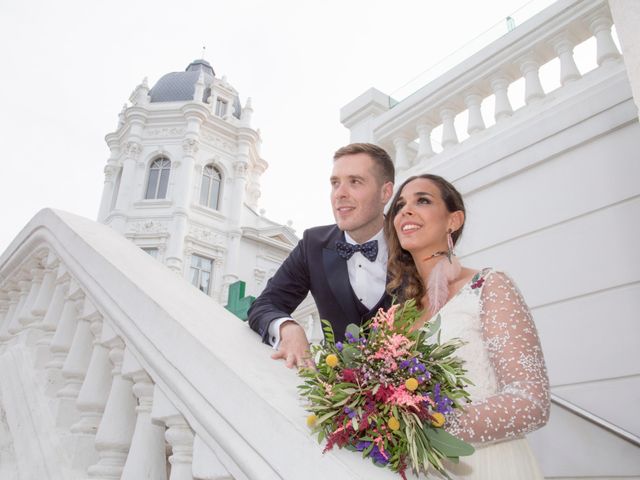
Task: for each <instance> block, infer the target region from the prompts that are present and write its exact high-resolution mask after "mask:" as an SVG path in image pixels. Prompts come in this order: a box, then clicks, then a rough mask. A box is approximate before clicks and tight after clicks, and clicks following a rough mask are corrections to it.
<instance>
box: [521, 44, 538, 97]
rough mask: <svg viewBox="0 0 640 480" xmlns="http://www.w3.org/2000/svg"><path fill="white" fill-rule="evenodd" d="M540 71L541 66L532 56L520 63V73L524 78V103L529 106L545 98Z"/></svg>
mask: <svg viewBox="0 0 640 480" xmlns="http://www.w3.org/2000/svg"><path fill="white" fill-rule="evenodd" d="M539 69H540V65H538V62H537V61H536V59H535V57H534V56H532V55H530V56H527V57H525V58H523V59H522V61H521V62H520V72H521V73H522V75H523V76H524V101H525V103H526V104H527V105H530V104H531V103H532V102H535V101H536V100H540V99H542V98H544V90H543V89H542V84H541V83H540V74H539Z"/></svg>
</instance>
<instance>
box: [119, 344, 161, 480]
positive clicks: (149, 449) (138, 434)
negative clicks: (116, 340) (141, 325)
mask: <svg viewBox="0 0 640 480" xmlns="http://www.w3.org/2000/svg"><path fill="white" fill-rule="evenodd" d="M122 373H123V375H126V376H128V377H130V378H132V379H133V382H134V385H133V393H134V395H135V396H136V397H137V398H138V407H137V408H136V412H137V413H138V416H137V418H136V427H135V430H134V432H133V438H132V439H131V448H130V449H129V455H127V461H126V462H125V465H124V470H123V471H122V480H139V479H141V478H153V479H165V478H167V460H166V447H165V439H164V433H165V428H164V425H156V424H155V423H153V422H152V421H151V405H152V403H153V382H152V380H151V378H150V377H149V375H148V374H147V372H146V371H145V370H144V369H143V368H142V367H141V366H140V364H139V363H138V361H137V360H136V359H135V358H134V357H133V355H132V354H131V353H130V352H129V351H128V350H127V351H125V358H124V360H123V365H122Z"/></svg>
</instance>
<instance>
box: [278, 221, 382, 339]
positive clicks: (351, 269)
mask: <svg viewBox="0 0 640 480" xmlns="http://www.w3.org/2000/svg"><path fill="white" fill-rule="evenodd" d="M344 239H345V241H346V242H347V243H350V244H352V245H356V244H357V243H358V242H356V241H355V240H354V239H353V238H351V237H350V236H349V234H348V233H347V232H345V233H344ZM371 240H377V241H378V256H377V257H376V259H375V260H374V261H373V262H372V261H370V260H368V259H367V258H366V257H365V256H364V255H362V252H355V253H354V254H353V255H352V256H351V258H350V259H349V260H347V261H346V262H347V272H348V273H349V283H350V284H351V288H352V289H353V293H355V295H356V297H357V298H358V300H360V302H361V303H362V304H363V305H364V306H365V307H367V308H368V309H371V308H373V307H375V306H376V304H377V303H378V300H380V298H381V297H382V295H383V294H384V290H385V287H386V285H387V260H388V258H389V250H388V249H387V242H386V241H385V239H384V232H383V230H380V231H379V232H378V233H377V234H375V235H374V236H373V237H371V238H370V239H369V240H367V242H368V241H371ZM362 243H365V242H362ZM289 320H293V321H294V322H295V320H294V319H293V318H290V317H283V318H278V319H277V320H274V321H273V322H271V324H270V325H269V341H270V343H271V345H272V346H273V348H274V349H277V348H278V345H279V344H280V326H281V325H282V324H283V323H284V322H286V321H289Z"/></svg>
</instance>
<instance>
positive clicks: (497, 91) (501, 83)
mask: <svg viewBox="0 0 640 480" xmlns="http://www.w3.org/2000/svg"><path fill="white" fill-rule="evenodd" d="M508 88H509V80H508V79H507V77H506V76H504V75H501V74H498V75H496V76H495V77H493V79H492V80H491V89H492V90H493V94H494V95H495V97H496V105H495V111H494V116H495V119H496V123H498V122H499V121H500V120H503V119H505V118H509V117H510V116H511V115H513V108H512V107H511V102H510V101H509V94H508Z"/></svg>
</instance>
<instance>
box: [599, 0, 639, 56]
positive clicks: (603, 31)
mask: <svg viewBox="0 0 640 480" xmlns="http://www.w3.org/2000/svg"><path fill="white" fill-rule="evenodd" d="M587 24H588V25H589V30H591V33H593V36H594V37H596V45H597V49H598V53H597V55H598V56H597V61H598V65H603V64H605V63H607V62H611V61H614V60H617V59H618V58H620V52H618V47H616V44H615V43H614V41H613V37H612V36H611V25H612V24H613V22H612V20H611V15H610V14H609V11H608V8H607V7H606V6H603V8H601V9H600V10H598V11H597V12H595V13H594V14H593V15H591V16H590V17H589V18H588V19H587ZM636 28H637V26H636Z"/></svg>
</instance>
